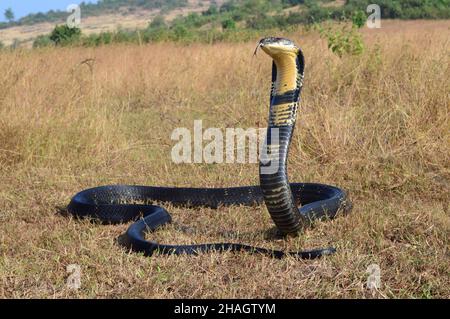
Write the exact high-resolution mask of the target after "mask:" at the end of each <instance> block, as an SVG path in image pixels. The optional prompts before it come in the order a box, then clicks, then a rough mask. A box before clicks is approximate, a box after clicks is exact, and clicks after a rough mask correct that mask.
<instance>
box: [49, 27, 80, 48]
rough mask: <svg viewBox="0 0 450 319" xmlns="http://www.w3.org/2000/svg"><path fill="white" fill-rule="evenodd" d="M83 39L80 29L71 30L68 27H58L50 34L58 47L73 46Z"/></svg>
mask: <svg viewBox="0 0 450 319" xmlns="http://www.w3.org/2000/svg"><path fill="white" fill-rule="evenodd" d="M80 38H81V29H80V28H76V27H75V28H70V27H69V26H67V25H65V24H64V25H57V26H56V27H55V28H54V29H53V31H52V33H51V34H50V40H52V41H53V42H54V43H55V44H56V45H71V44H75V43H76V42H78V41H79V40H80Z"/></svg>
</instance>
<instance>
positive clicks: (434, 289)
mask: <svg viewBox="0 0 450 319" xmlns="http://www.w3.org/2000/svg"><path fill="white" fill-rule="evenodd" d="M426 25H428V27H427V28H422V26H426ZM433 25H434V26H433ZM399 26H400V27H399ZM405 26H409V27H408V28H407V27H403V28H402V27H401V25H398V24H395V25H394V26H393V27H392V28H389V25H388V24H386V25H384V27H385V28H384V29H381V30H378V31H376V32H374V31H371V32H367V34H366V42H367V43H368V49H367V50H366V52H365V53H364V54H363V55H362V56H360V57H344V58H342V59H339V58H337V57H335V56H333V55H332V54H331V53H330V52H329V51H328V50H327V47H326V43H324V42H323V41H322V40H320V39H319V37H318V36H317V34H315V33H307V34H304V33H297V34H291V35H290V36H291V37H292V38H293V39H295V40H296V41H297V42H298V43H300V44H301V45H302V47H303V49H304V51H305V55H306V57H307V63H308V64H307V74H306V82H305V89H304V93H303V102H302V109H301V112H300V113H299V121H298V124H297V129H296V133H295V136H294V140H293V148H292V151H291V156H290V160H289V165H290V166H289V171H290V179H291V181H315V182H323V183H331V184H336V185H340V186H342V187H344V188H345V189H347V190H348V191H349V192H350V193H351V195H352V199H353V201H354V210H353V212H352V213H351V215H349V216H346V217H342V218H338V219H336V220H334V221H332V222H321V223H317V224H316V225H315V227H313V228H312V229H309V230H307V231H306V232H305V233H304V234H302V235H301V236H299V237H298V238H291V239H289V240H286V241H284V240H273V239H271V237H270V236H269V235H268V234H270V229H271V228H272V223H271V221H270V218H269V216H268V213H267V211H266V209H265V207H263V206H262V207H253V208H243V207H232V208H223V209H219V210H218V211H213V210H209V209H192V210H191V209H181V208H173V209H171V211H172V212H173V215H174V219H175V221H176V222H177V223H182V224H186V225H189V226H191V227H193V228H195V229H196V231H195V232H194V233H192V234H186V233H183V232H181V231H179V230H177V229H176V227H174V226H170V227H168V228H167V229H165V230H163V231H161V232H159V233H158V234H156V235H155V236H156V237H157V238H158V239H160V240H161V241H163V242H172V243H174V242H183V243H187V242H189V243H191V242H192V243H194V242H195V243H197V242H211V241H224V240H225V241H230V240H234V241H238V242H245V243H249V244H255V245H261V246H265V247H277V248H284V249H291V250H294V249H300V248H314V247H323V246H328V245H331V244H332V245H335V246H336V247H337V249H338V253H337V254H336V255H334V256H331V257H327V258H323V259H321V260H315V261H298V260H294V259H284V260H273V259H270V258H266V257H263V256H258V255H248V254H231V253H228V254H206V255H200V256H197V257H190V256H181V257H165V256H155V257H152V258H145V257H142V256H140V255H137V254H133V253H131V254H130V253H128V252H127V251H124V250H123V249H122V248H121V247H120V246H118V245H117V244H116V242H115V240H116V238H117V237H118V236H119V235H120V234H121V233H123V232H124V231H125V230H126V228H127V225H119V226H103V225H96V224H92V223H89V222H87V221H78V220H74V219H71V218H68V217H65V216H61V215H60V214H58V207H61V206H65V205H66V204H67V203H68V201H69V199H70V197H71V196H72V195H73V194H75V193H76V192H77V191H79V190H81V189H83V188H86V187H91V186H96V185H101V184H116V183H127V184H143V185H167V186H170V185H172V186H198V187H202V186H205V187H214V186H215V187H220V186H233V185H247V184H255V183H257V182H258V177H257V174H258V170H257V165H255V164H251V165H250V164H247V165H244V164H241V165H237V164H236V165H230V164H228V165H226V164H223V165H222V164H220V165H201V164H195V165H175V164H173V163H172V161H171V158H170V151H171V148H172V146H173V145H174V143H175V142H173V141H171V140H170V134H171V132H172V130H173V129H174V128H176V127H188V128H190V127H192V125H193V121H194V120H195V119H203V121H204V127H208V126H210V127H222V128H225V127H244V128H246V127H257V126H259V127H264V126H265V123H266V120H267V113H268V106H267V102H268V92H269V86H270V83H269V78H270V60H269V59H268V58H267V57H266V56H263V55H262V54H261V55H260V56H258V58H253V57H252V50H253V49H254V45H255V43H253V42H252V43H248V44H218V45H214V46H206V45H192V46H177V45H172V44H159V45H149V46H142V47H139V46H108V47H103V48H97V49H83V48H78V49H49V50H42V51H15V52H4V53H1V54H0V69H1V70H2V72H0V164H1V167H0V181H1V182H0V214H1V215H0V218H1V220H2V223H1V224H0V297H47V298H55V297H57V298H58V297H75V298H78V297H100V298H102V297H157V298H160V297H161V298H166V297H169V298H172V297H182V298H185V297H275V298H284V297H294V298H298V297H337V298H344V297H372V296H375V297H381V298H383V297H389V298H391V297H394V298H397V297H415V298H428V297H435V298H448V297H449V296H450V284H449V278H450V270H449V264H450V258H449V257H450V256H449V250H448V247H449V241H448V235H449V229H450V227H449V226H450V218H449V186H450V171H449V166H450V145H449V141H450V118H449V114H450V112H449V107H450V105H449V102H450V96H449V88H450V79H449V55H448V52H449V40H448V37H447V34H448V33H447V34H446V33H443V32H441V30H445V29H447V30H448V28H449V22H448V21H442V22H427V23H423V24H421V23H419V22H416V23H414V24H412V23H409V24H408V22H407V23H406V24H405ZM88 58H92V59H94V60H95V62H94V64H93V68H92V72H91V70H90V68H89V67H88V66H87V65H86V64H80V62H82V61H83V60H85V59H88ZM224 172H226V173H224ZM224 233H229V234H230V235H228V236H225V235H224ZM230 236H231V237H232V238H231V239H230V238H229V237H230ZM373 263H376V264H379V265H380V267H381V280H382V287H381V289H380V290H379V291H377V292H375V294H374V295H372V293H371V292H370V291H368V290H367V289H366V287H365V285H366V279H367V276H368V274H367V273H366V269H367V267H368V266H369V265H370V264H373ZM68 264H79V265H80V266H81V268H82V287H81V289H80V290H79V291H78V292H74V291H70V290H68V289H67V288H66V286H65V281H66V278H67V273H66V266H67V265H68Z"/></svg>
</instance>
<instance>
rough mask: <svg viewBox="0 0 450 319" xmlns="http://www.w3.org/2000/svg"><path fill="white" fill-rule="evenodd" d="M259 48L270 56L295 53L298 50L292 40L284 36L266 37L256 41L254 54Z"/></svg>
mask: <svg viewBox="0 0 450 319" xmlns="http://www.w3.org/2000/svg"><path fill="white" fill-rule="evenodd" d="M259 48H261V49H262V50H263V51H264V52H266V53H267V54H268V55H270V56H271V57H272V58H275V57H277V56H280V55H284V54H288V55H296V54H297V53H298V51H299V48H298V47H297V46H296V45H295V44H294V42H293V41H291V40H289V39H286V38H275V37H267V38H264V39H261V40H260V41H259V43H258V46H257V47H256V50H255V55H256V52H257V51H258V49H259Z"/></svg>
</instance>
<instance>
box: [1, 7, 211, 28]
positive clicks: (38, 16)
mask: <svg viewBox="0 0 450 319" xmlns="http://www.w3.org/2000/svg"><path fill="white" fill-rule="evenodd" d="M202 2H203V3H206V4H209V2H210V1H189V0H100V1H98V2H97V3H84V2H83V3H81V4H80V9H81V12H82V15H83V17H92V16H100V15H109V14H115V13H118V12H120V13H121V14H123V15H126V14H133V13H134V12H136V11H137V10H144V11H148V10H153V9H160V10H163V11H165V12H167V11H170V10H172V9H176V8H182V7H186V6H188V5H190V4H192V3H195V4H197V3H198V4H200V3H202ZM66 17H67V12H66V11H61V10H50V11H48V12H45V13H44V12H38V13H32V14H29V15H27V16H25V17H22V18H20V19H18V20H17V21H12V22H2V23H0V29H4V28H9V27H14V26H22V25H34V24H37V23H46V22H48V23H52V22H60V21H63V20H64V19H66Z"/></svg>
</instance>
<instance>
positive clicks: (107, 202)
mask: <svg viewBox="0 0 450 319" xmlns="http://www.w3.org/2000/svg"><path fill="white" fill-rule="evenodd" d="M259 48H261V49H262V50H263V51H264V52H265V53H267V54H268V55H269V56H270V57H271V58H272V59H273V65H272V89H271V92H270V113H269V125H268V130H267V136H266V140H265V143H264V146H263V148H262V153H264V154H266V156H260V158H261V159H260V163H259V175H260V185H259V186H245V187H231V188H177V187H174V188H168V187H152V186H125V185H117V186H102V187H97V188H92V189H88V190H84V191H82V192H80V193H78V194H77V195H75V196H74V197H73V198H72V200H71V202H70V204H69V206H68V208H67V210H68V212H69V213H70V214H72V215H74V216H76V217H89V218H92V219H97V220H100V221H101V222H103V223H113V224H114V223H124V222H127V221H134V223H133V224H132V225H131V226H130V227H129V228H128V230H127V232H126V234H124V235H123V236H122V242H121V244H122V245H124V246H126V247H127V248H128V249H131V250H132V251H135V252H141V253H143V254H144V255H146V256H152V255H153V254H154V253H156V252H157V253H159V254H175V255H180V254H198V253H205V252H210V251H216V252H223V251H247V252H252V253H260V254H264V255H269V256H271V257H274V258H282V257H285V256H288V255H289V256H294V257H297V258H303V259H313V258H317V257H320V256H324V255H330V254H332V253H334V252H335V248H332V247H330V248H320V249H313V250H308V251H300V252H298V251H295V252H289V251H279V250H273V249H265V248H259V247H253V246H249V245H244V244H240V243H211V244H195V245H166V244H160V243H157V242H154V241H149V240H146V238H145V236H146V233H152V232H155V231H156V230H157V229H158V228H160V227H161V226H163V225H165V224H168V223H170V222H171V221H172V219H171V216H170V214H169V213H168V212H167V210H165V209H164V208H163V207H161V206H156V205H149V204H148V203H154V202H167V203H171V204H173V205H176V206H183V207H199V206H202V207H210V208H219V207H221V206H230V205H244V206H250V205H255V204H262V203H263V202H264V203H265V204H266V207H267V210H268V211H269V213H270V216H271V217H272V219H273V221H274V223H275V225H276V227H277V228H278V230H279V233H280V234H281V235H289V234H290V235H295V234H298V233H299V232H300V231H302V230H303V229H304V228H305V227H308V226H309V225H310V224H311V222H313V221H315V220H318V219H324V218H325V219H332V218H334V217H336V215H337V214H338V213H340V212H342V213H346V212H348V211H350V209H351V203H350V202H349V200H348V199H347V195H346V193H345V192H344V191H343V190H342V189H340V188H337V187H334V186H329V185H324V184H314V183H292V184H290V183H289V181H288V176H287V157H288V152H289V145H290V143H291V138H292V133H293V130H294V127H295V122H296V116H297V109H298V105H299V99H300V92H301V89H302V86H303V76H304V68H305V60H304V56H303V53H302V51H301V49H300V48H299V47H297V46H296V45H295V44H294V43H293V42H292V41H291V40H288V39H284V38H274V37H269V38H264V39H262V40H261V41H260V42H259V43H258V46H257V48H256V50H255V54H256V52H257V50H258V49H259ZM275 137H276V138H275ZM263 157H264V160H263ZM271 168H272V169H271ZM273 168H275V169H273ZM136 203H142V204H136ZM299 205H300V208H299Z"/></svg>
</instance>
